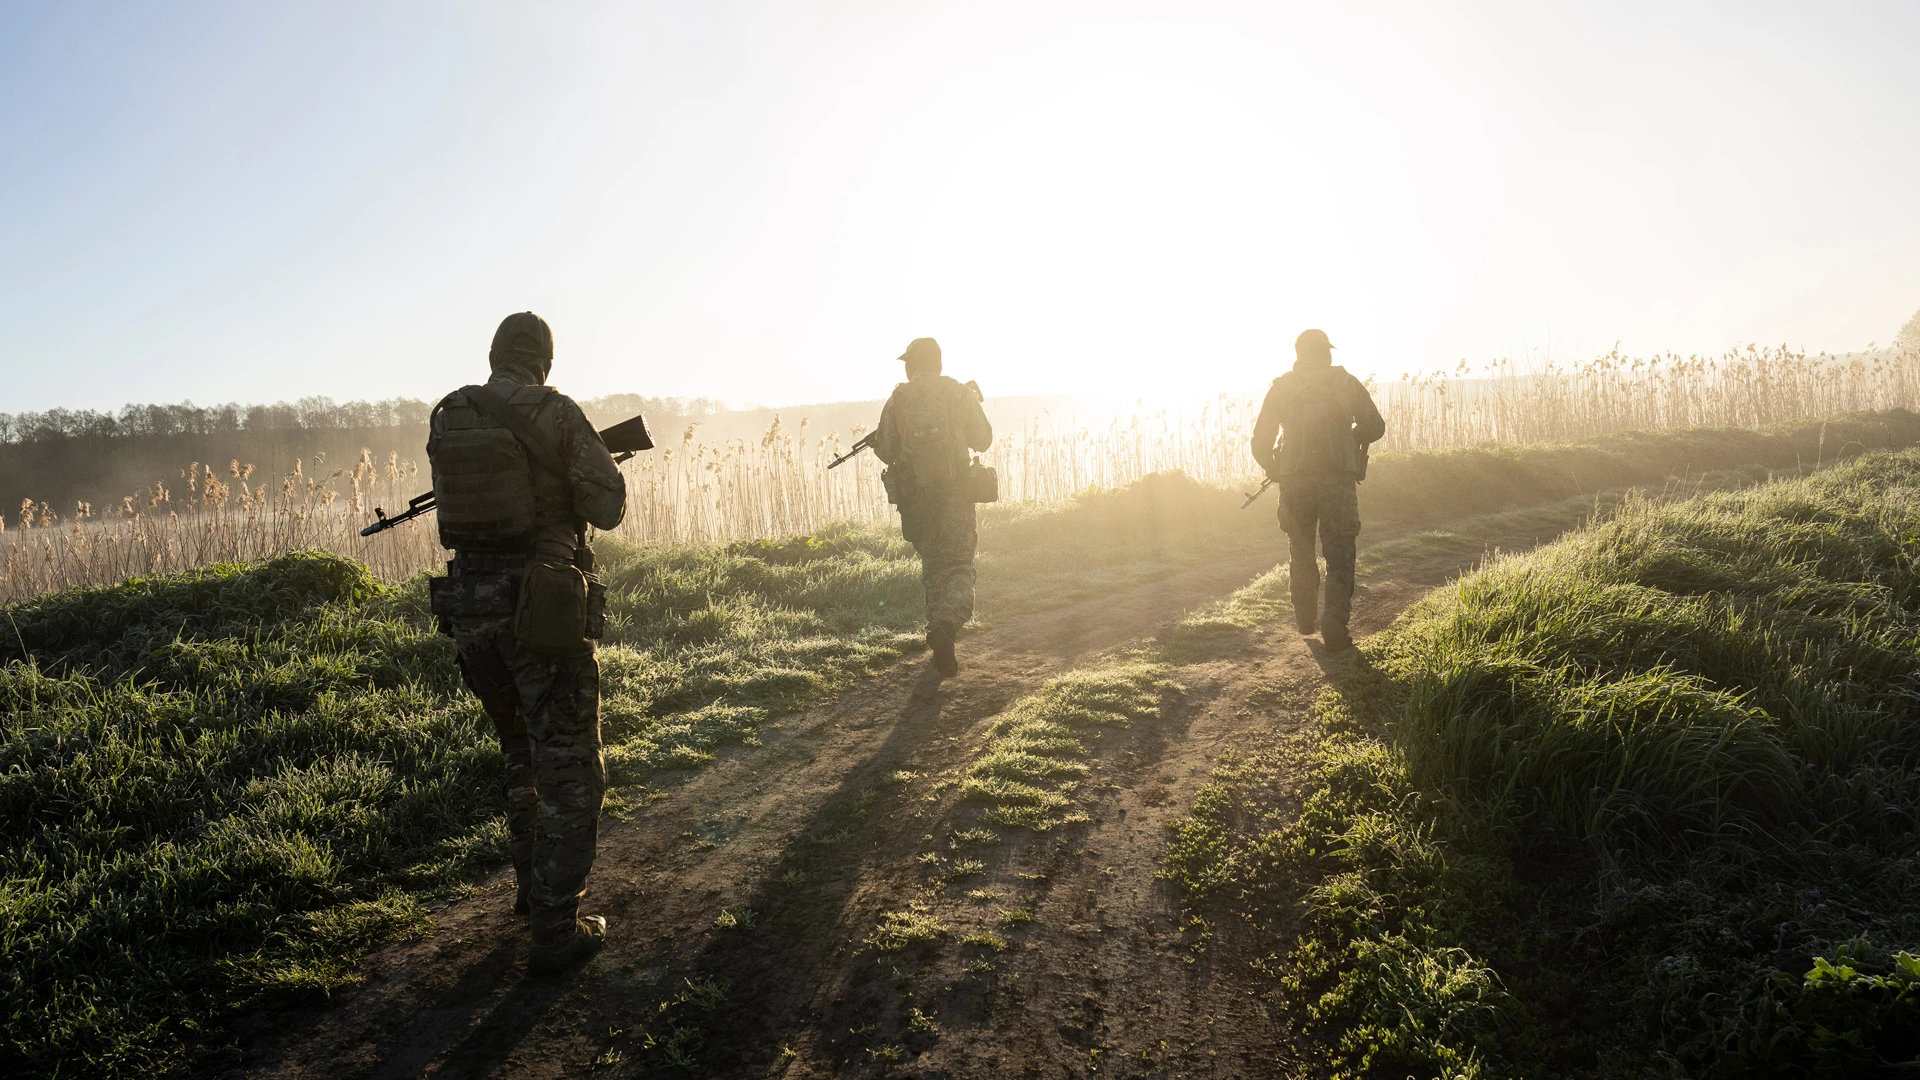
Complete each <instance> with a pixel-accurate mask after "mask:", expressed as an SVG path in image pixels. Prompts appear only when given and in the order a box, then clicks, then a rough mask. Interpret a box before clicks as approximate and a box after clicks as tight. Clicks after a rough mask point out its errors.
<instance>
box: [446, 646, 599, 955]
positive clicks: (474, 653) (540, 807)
mask: <svg viewBox="0 0 1920 1080" xmlns="http://www.w3.org/2000/svg"><path fill="white" fill-rule="evenodd" d="M453 640H454V643H455V645H456V646H458V648H459V650H460V673H461V675H462V676H464V677H465V679H466V683H467V686H468V687H469V688H471V689H472V690H473V692H474V693H475V694H477V695H479V697H480V701H481V703H482V704H483V705H485V706H486V709H487V715H489V716H490V717H492V718H493V722H494V727H495V729H496V730H498V731H499V733H500V748H501V749H502V750H503V751H504V752H505V753H506V758H507V777H506V787H507V837H508V840H507V843H508V850H509V851H511V853H512V855H513V867H514V871H515V873H516V874H517V875H518V877H519V880H520V882H521V889H522V890H523V892H524V893H525V894H526V896H527V901H528V904H529V906H530V907H531V908H532V920H533V940H534V943H535V944H536V945H549V944H558V943H560V942H563V941H566V940H567V939H568V938H569V937H571V936H572V934H573V923H574V919H575V917H576V916H577V915H578V914H579V911H580V897H581V896H582V895H583V894H584V893H585V892H586V891H587V871H588V870H590V869H592V868H593V856H594V849H595V846H596V844H597V842H598V838H599V831H600V802H601V799H602V798H603V797H604V796H605V795H606V790H607V766H606V762H605V759H604V758H602V757H601V755H600V662H599V661H598V660H596V659H595V658H594V657H593V655H592V654H588V655H586V656H581V657H555V656H544V655H542V654H539V653H536V652H533V651H531V650H529V649H527V648H525V647H524V646H522V645H521V644H520V643H519V642H518V641H517V640H516V639H515V638H514V636H513V629H512V620H511V619H455V620H453ZM529 882H531V887H529V884H528V883H529Z"/></svg>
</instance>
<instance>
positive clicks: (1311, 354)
mask: <svg viewBox="0 0 1920 1080" xmlns="http://www.w3.org/2000/svg"><path fill="white" fill-rule="evenodd" d="M1293 356H1294V359H1295V360H1297V361H1299V362H1301V363H1305V364H1331V363H1333V342H1331V341H1328V340H1327V332H1326V331H1325V330H1302V331H1301V332H1300V336H1299V337H1297V338H1294V339H1293Z"/></svg>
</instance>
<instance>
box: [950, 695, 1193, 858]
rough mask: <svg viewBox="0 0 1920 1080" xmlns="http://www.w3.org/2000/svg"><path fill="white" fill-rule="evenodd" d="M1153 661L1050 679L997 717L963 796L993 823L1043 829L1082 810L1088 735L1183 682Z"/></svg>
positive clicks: (1128, 717) (1149, 709) (1144, 712)
mask: <svg viewBox="0 0 1920 1080" xmlns="http://www.w3.org/2000/svg"><path fill="white" fill-rule="evenodd" d="M1166 670H1167V669H1166V668H1165V667H1164V666H1163V665H1159V664H1152V663H1123V664H1117V665H1112V666H1108V667H1103V668H1097V669H1093V670H1089V671H1079V672H1073V673H1071V674H1068V675H1063V676H1061V677H1060V678H1057V679H1053V680H1051V681H1049V682H1048V683H1047V684H1046V685H1045V686H1044V687H1042V688H1041V689H1040V691H1039V692H1038V693H1035V694H1032V695H1030V696H1028V697H1025V698H1022V699H1020V700H1019V701H1017V702H1015V703H1014V704H1013V705H1012V706H1010V707H1009V708H1008V709H1007V711H1006V712H1004V713H1002V714H1001V715H1000V716H999V717H997V718H995V720H994V721H993V723H992V724H991V725H990V726H989V727H988V729H987V742H986V745H985V746H984V747H983V748H982V749H981V752H980V753H979V754H978V755H976V756H975V757H974V759H973V761H972V762H971V763H970V764H969V765H968V766H967V769H966V772H965V774H964V776H963V779H962V780H961V782H960V797H961V798H963V799H967V800H970V801H973V802H977V803H982V804H984V805H985V806H986V808H987V810H986V818H987V820H989V821H991V822H993V823H994V824H996V825H1003V826H1007V827H1010V828H1022V829H1031V830H1033V831H1035V832H1045V831H1047V830H1049V829H1053V828H1056V827H1058V826H1060V825H1065V824H1068V823H1070V822H1075V821H1084V820H1086V817H1085V815H1084V814H1083V813H1081V812H1080V811H1077V810H1075V809H1073V793H1074V790H1075V788H1076V787H1077V783H1078V778H1080V777H1082V776H1085V775H1086V772H1087V766H1086V765H1085V764H1084V763H1082V762H1081V761H1080V760H1078V759H1079V758H1081V757H1083V756H1085V754H1086V753H1087V746H1086V742H1085V740H1086V738H1087V736H1088V735H1089V734H1091V733H1093V732H1096V731H1098V730H1099V729H1100V728H1104V727H1122V726H1125V725H1126V724H1129V723H1131V722H1132V721H1134V720H1138V719H1141V718H1143V717H1146V716H1151V715H1157V714H1158V713H1159V711H1160V704H1161V699H1162V697H1163V696H1164V695H1166V694H1169V693H1178V692H1179V691H1180V687H1179V685H1178V684H1176V683H1173V682H1171V681H1169V680H1168V679H1166V678H1165V675H1166Z"/></svg>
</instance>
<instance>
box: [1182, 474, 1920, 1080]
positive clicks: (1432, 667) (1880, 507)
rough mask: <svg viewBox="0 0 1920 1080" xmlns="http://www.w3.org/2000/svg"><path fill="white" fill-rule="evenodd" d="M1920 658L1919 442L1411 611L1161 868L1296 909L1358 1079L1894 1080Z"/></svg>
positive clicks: (1914, 927)
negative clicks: (1806, 1079) (1403, 1075)
mask: <svg viewBox="0 0 1920 1080" xmlns="http://www.w3.org/2000/svg"><path fill="white" fill-rule="evenodd" d="M1917 646H1920V454H1916V453H1913V452H1905V453H1898V454H1878V455H1873V456H1871V457H1867V458H1864V459H1862V460H1860V461H1858V462H1855V463H1853V464H1851V465H1848V466H1844V467H1842V468H1839V469H1836V470H1832V471H1831V472H1828V473H1823V474H1821V475H1819V476H1816V477H1813V478H1810V479H1805V480H1794V481H1781V482H1776V483H1772V484H1768V485H1764V486H1761V487H1757V488H1753V489H1750V490H1747V491H1743V492H1738V493H1720V494H1712V495H1707V496H1703V497H1700V498H1696V499H1692V500H1687V501H1682V502H1673V503H1652V502H1646V501H1638V500H1635V501H1630V502H1629V503H1628V504H1627V505H1625V506H1624V507H1623V508H1622V509H1621V511H1620V513H1619V514H1617V515H1616V516H1615V517H1614V518H1613V519H1612V520H1611V521H1609V522H1607V523H1605V524H1601V525H1597V526H1595V527H1592V528H1590V529H1587V530H1584V531H1582V532H1580V533H1578V534H1575V535H1573V536H1570V537H1569V538H1567V539H1565V540H1563V541H1561V542H1559V543H1556V544H1554V545H1551V546H1549V547H1547V548H1545V549H1542V550H1540V551H1539V552H1537V553H1535V554H1533V555H1530V556H1527V557H1523V558H1509V559H1503V560H1499V561H1497V562H1495V563H1493V564H1492V565H1489V566H1487V567H1485V568H1483V569H1482V570H1480V571H1478V572H1476V573H1474V574H1472V575H1469V576H1468V577H1466V578H1465V579H1463V580H1461V581H1460V582H1458V583H1457V584H1455V585H1453V586H1451V587H1449V588H1446V589H1443V590H1440V591H1438V592H1436V593H1435V594H1433V595H1431V596H1430V597H1429V598H1428V599H1426V600H1425V601H1423V602H1422V603H1421V604H1419V605H1418V606H1416V608H1415V609H1413V610H1412V611H1411V612H1409V614H1408V615H1407V617H1406V618H1405V619H1404V620H1403V621H1402V623H1401V624H1400V625H1399V626H1398V627H1396V629H1394V630H1393V631H1391V632H1389V633H1388V634H1385V635H1382V636H1381V637H1380V638H1378V639H1376V641H1375V642H1374V643H1373V644H1372V645H1370V646H1369V647H1368V649H1367V650H1366V662H1364V663H1356V664H1353V665H1351V666H1349V667H1347V668H1345V669H1342V670H1340V671H1338V672H1336V675H1335V680H1334V681H1335V683H1336V686H1337V687H1338V690H1337V691H1330V692H1329V693H1328V695H1327V696H1326V697H1325V698H1324V699H1323V700H1322V701H1321V703H1320V704H1319V706H1318V707H1317V709H1316V725H1315V730H1313V731H1312V732H1310V733H1307V734H1305V735H1302V736H1300V737H1298V738H1295V739H1293V740H1284V741H1282V743H1281V744H1280V745H1277V746H1275V747H1271V748H1268V749H1266V750H1264V751H1262V752H1260V753H1257V754H1254V755H1251V756H1249V757H1247V758H1244V759H1242V760H1241V761H1238V762H1236V763H1234V764H1233V765H1231V766H1230V767H1228V768H1226V769H1223V770H1222V772H1221V773H1220V774H1219V775H1218V776H1216V778H1215V779H1214V781H1213V783H1211V784H1210V785H1208V787H1207V788H1206V789H1205V790H1203V792H1202V793H1201V795H1200V797H1199V798H1198V799H1197V800H1196V802H1195V805H1194V808H1193V812H1192V814H1191V816H1190V817H1189V818H1188V819H1187V820H1185V821H1183V822H1181V823H1180V824H1179V826H1178V827H1177V828H1176V829H1175V831H1174V834H1173V836H1172V844H1171V848H1170V857H1169V860H1168V864H1167V871H1168V873H1169V875H1170V876H1172V877H1174V878H1176V879H1177V880H1178V881H1180V882H1181V884H1182V886H1183V887H1184V889H1185V890H1186V893H1187V895H1188V896H1189V898H1190V901H1191V902H1192V903H1194V904H1195V905H1198V906H1205V905H1207V904H1220V905H1225V906H1227V907H1229V908H1231V909H1234V910H1236V911H1238V912H1239V913H1240V914H1241V915H1243V916H1244V917H1245V918H1246V919H1248V920H1251V921H1252V922H1253V923H1255V924H1256V925H1265V926H1268V927H1272V928H1275V929H1273V930H1271V931H1269V933H1271V934H1272V935H1274V936H1275V940H1276V941H1277V939H1278V935H1279V934H1280V931H1279V929H1278V928H1279V927H1281V926H1282V925H1284V924H1285V922H1286V920H1287V919H1288V918H1290V917H1292V913H1296V912H1297V913H1299V914H1300V915H1301V916H1303V917H1304V920H1305V930H1304V931H1303V933H1302V934H1301V936H1300V938H1299V939H1298V943H1297V945H1296V946H1295V947H1294V948H1293V949H1292V953H1291V955H1287V956H1285V957H1284V959H1283V961H1282V962H1280V963H1278V964H1275V965H1273V967H1272V969H1271V971H1270V974H1271V975H1272V977H1273V979H1274V981H1275V982H1276V984H1277V985H1278V987H1279V989H1280V991H1281V993H1282V994H1283V996H1284V997H1286V998H1290V999H1292V1000H1295V1001H1299V1002H1302V1003H1303V1004H1302V1006H1301V1007H1300V1009H1299V1012H1300V1015H1299V1019H1300V1021H1301V1022H1302V1023H1303V1024H1305V1025H1307V1026H1309V1027H1311V1028H1313V1029H1315V1030H1317V1031H1318V1032H1319V1033H1320V1036H1321V1038H1322V1040H1323V1043H1322V1048H1323V1050H1324V1053H1325V1057H1326V1062H1325V1064H1326V1066H1327V1067H1329V1068H1331V1069H1333V1070H1336V1071H1339V1072H1342V1073H1343V1074H1351V1075H1359V1074H1363V1073H1366V1072H1368V1071H1369V1070H1380V1071H1388V1070H1391V1071H1393V1072H1394V1073H1396V1074H1398V1073H1400V1072H1405V1071H1414V1072H1419V1073H1422V1074H1427V1075H1451V1076H1481V1075H1484V1076H1496V1075H1498V1076H1595V1075H1598V1076H1649V1075H1674V1076H1680V1075H1689V1076H1694V1075H1705V1076H1734V1075H1753V1074H1765V1075H1813V1074H1834V1075H1842V1074H1851V1075H1864V1074H1867V1073H1870V1072H1875V1071H1885V1070H1889V1069H1894V1068H1896V1067H1900V1066H1904V1067H1905V1068H1907V1069H1911V1068H1914V1067H1916V1065H1920V1024H1916V1023H1915V1020H1916V1018H1917V1017H1920V1013H1917V1012H1916V1009H1920V978H1917V976H1920V960H1917V959H1915V958H1914V953H1916V952H1920V888H1917V887H1916V885H1915V882H1916V881H1920V877H1916V874H1915V871H1916V870H1920V727H1916V726H1915V725H1914V723H1913V720H1912V718H1913V715H1914V713H1913V702H1914V687H1916V686H1920V647H1917ZM1302 771H1304V774H1305V778H1304V780H1302V781H1301V782H1300V783H1299V784H1298V785H1297V786H1294V787H1291V788H1289V786H1288V785H1287V784H1285V783H1283V782H1282V778H1283V777H1286V776H1289V775H1295V776H1297V775H1300V773H1301V772H1302ZM1290 800H1293V801H1297V804H1298V805H1297V809H1295V808H1294V807H1292V806H1290V805H1289V802H1290Z"/></svg>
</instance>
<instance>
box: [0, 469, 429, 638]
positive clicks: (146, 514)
mask: <svg viewBox="0 0 1920 1080" xmlns="http://www.w3.org/2000/svg"><path fill="white" fill-rule="evenodd" d="M255 472H256V469H255V468H254V466H252V465H247V464H242V463H241V462H240V461H239V460H237V459H234V460H230V461H229V462H228V464H227V465H226V466H225V467H224V468H220V467H216V466H214V465H211V464H206V463H202V462H194V463H192V464H190V465H189V466H188V467H187V468H185V469H183V470H180V472H179V473H178V474H177V475H176V476H175V477H174V478H173V480H172V481H171V482H170V481H166V480H162V481H158V482H156V483H155V484H154V485H153V487H151V488H149V489H146V490H144V491H141V492H139V493H137V494H133V495H128V496H125V497H124V498H122V499H121V500H120V501H119V502H118V503H116V504H114V505H113V506H111V507H105V508H97V507H94V506H92V505H90V504H88V503H80V504H78V505H77V506H75V507H74V509H73V511H72V512H71V513H68V514H61V513H59V512H58V511H56V510H55V509H54V508H53V507H51V506H48V505H47V504H45V503H38V504H36V503H34V502H32V501H31V500H27V501H23V502H22V503H21V504H20V506H19V507H18V509H17V511H16V512H15V513H14V515H13V516H12V520H11V521H10V522H9V521H5V520H3V519H0V601H14V600H22V599H26V598H28V597H32V596H37V595H40V594H41V593H46V592H53V591H57V590H60V589H66V588H72V587H74V586H79V585H109V584H113V583H116V582H120V581H125V580H127V579H128V578H135V577H149V576H155V575H160V574H170V573H174V572H177V571H181V570H189V569H194V568H197V567H202V566H211V565H214V564H217V563H238V562H250V561H253V560H255V559H263V558H269V557H271V556H274V555H280V554H285V553H287V552H290V551H303V550H325V551H332V552H336V553H339V554H342V555H349V556H352V557H353V558H356V559H359V560H360V561H362V562H364V563H366V564H367V565H368V566H369V567H370V568H371V569H372V570H373V571H374V572H375V573H377V574H380V575H382V576H384V577H387V578H390V579H398V578H403V577H406V576H407V575H409V574H412V573H415V572H416V571H418V570H420V569H422V568H424V567H426V566H429V565H431V564H433V563H434V562H435V561H437V560H439V559H443V558H444V557H445V556H444V555H443V554H441V552H440V549H439V546H438V545H437V544H436V543H434V536H433V533H432V532H431V531H428V530H420V529H413V530H408V529H397V530H394V534H395V535H391V536H387V537H376V538H373V539H362V538H361V537H360V535H359V532H360V529H361V527H362V526H363V525H364V524H365V523H366V521H367V520H368V519H369V518H371V516H372V514H373V507H374V506H376V505H384V506H404V505H405V504H406V501H407V499H408V497H409V496H411V495H412V494H414V491H413V489H414V488H416V487H420V486H423V485H424V484H425V483H426V480H425V479H423V478H422V476H421V470H420V467H419V465H418V464H417V463H414V462H410V461H403V460H401V458H400V455H399V453H398V452H397V451H396V452H392V453H389V454H388V455H387V457H386V459H385V460H384V461H378V460H376V459H375V458H374V455H373V453H372V452H371V451H369V450H362V451H361V452H360V457H359V460H358V461H356V462H355V463H354V464H353V465H351V466H346V467H329V466H328V465H327V463H326V459H325V457H324V456H318V455H317V456H316V457H315V458H314V459H311V460H308V459H301V460H296V461H295V462H294V466H293V469H292V471H290V472H288V473H286V474H285V475H283V476H281V477H280V478H279V480H278V482H277V483H276V482H274V481H273V480H270V479H268V478H266V477H261V478H260V481H259V482H258V483H255V482H254V479H255Z"/></svg>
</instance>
